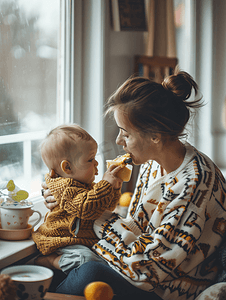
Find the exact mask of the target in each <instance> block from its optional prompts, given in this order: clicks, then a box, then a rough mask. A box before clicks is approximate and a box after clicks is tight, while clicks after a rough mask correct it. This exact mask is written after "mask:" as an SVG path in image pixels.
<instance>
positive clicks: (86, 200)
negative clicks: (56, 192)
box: [61, 180, 121, 220]
mask: <svg viewBox="0 0 226 300" xmlns="http://www.w3.org/2000/svg"><path fill="white" fill-rule="evenodd" d="M120 195H121V192H120V190H115V189H113V187H112V185H111V184H110V183H109V182H107V181H106V180H101V181H100V182H98V183H96V184H94V186H93V188H92V189H91V190H85V189H81V190H80V191H78V188H74V187H68V188H66V189H65V191H64V193H63V195H62V199H61V208H62V209H64V210H66V211H67V212H68V213H69V214H72V213H73V214H74V215H75V217H78V218H80V219H86V220H96V219H97V218H98V217H100V216H101V215H102V213H103V212H104V211H105V210H106V209H107V210H111V211H112V210H114V209H115V207H116V205H117V203H118V201H119V198H120Z"/></svg>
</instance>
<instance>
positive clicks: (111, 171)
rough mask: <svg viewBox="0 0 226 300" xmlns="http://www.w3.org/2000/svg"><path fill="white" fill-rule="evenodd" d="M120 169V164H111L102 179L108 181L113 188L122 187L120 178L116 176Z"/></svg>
mask: <svg viewBox="0 0 226 300" xmlns="http://www.w3.org/2000/svg"><path fill="white" fill-rule="evenodd" d="M120 170H121V166H115V165H111V166H110V167H109V168H108V169H107V171H106V172H105V173H104V176H103V180H106V181H108V182H109V183H110V184H111V185H112V186H113V188H114V189H120V188H121V187H122V183H123V181H122V179H121V178H119V177H117V176H116V175H117V173H118V171H120Z"/></svg>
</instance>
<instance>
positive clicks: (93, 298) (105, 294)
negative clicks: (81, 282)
mask: <svg viewBox="0 0 226 300" xmlns="http://www.w3.org/2000/svg"><path fill="white" fill-rule="evenodd" d="M84 295H85V298H86V300H112V298H113V296H114V293H113V290H112V288H111V287H110V285H109V284H107V283H105V282H102V281H94V282H91V283H89V284H88V285H87V286H86V287H85V289H84Z"/></svg>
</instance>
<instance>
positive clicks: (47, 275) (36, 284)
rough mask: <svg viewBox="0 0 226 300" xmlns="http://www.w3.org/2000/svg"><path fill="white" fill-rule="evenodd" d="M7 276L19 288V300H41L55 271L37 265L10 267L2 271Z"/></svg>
mask: <svg viewBox="0 0 226 300" xmlns="http://www.w3.org/2000/svg"><path fill="white" fill-rule="evenodd" d="M1 274H7V275H9V276H10V277H11V279H12V281H13V282H14V283H15V285H16V286H17V297H18V299H26V300H41V299H43V298H44V296H45V294H46V292H47V291H48V289H49V286H50V284H51V281H52V278H53V271H52V270H50V269H48V268H45V267H41V266H35V265H25V266H14V267H8V268H5V269H3V270H2V271H1Z"/></svg>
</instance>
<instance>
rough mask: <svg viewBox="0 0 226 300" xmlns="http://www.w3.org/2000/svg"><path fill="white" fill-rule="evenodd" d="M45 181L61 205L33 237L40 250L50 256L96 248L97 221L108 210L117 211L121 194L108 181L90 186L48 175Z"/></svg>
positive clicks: (51, 212)
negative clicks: (80, 247) (67, 249)
mask: <svg viewBox="0 0 226 300" xmlns="http://www.w3.org/2000/svg"><path fill="white" fill-rule="evenodd" d="M45 179H46V184H47V186H48V188H49V189H50V191H51V193H52V195H53V196H54V197H55V199H56V201H57V202H58V204H59V205H57V206H56V207H55V208H54V209H53V210H51V211H50V212H48V213H47V215H46V217H45V222H44V223H43V224H42V225H41V226H40V227H39V228H38V229H37V230H36V231H35V232H34V233H33V234H32V238H33V240H34V242H35V243H36V245H37V248H38V249H39V251H40V252H41V253H42V254H43V255H48V254H50V253H52V252H54V251H56V250H57V249H58V248H60V247H65V246H69V245H74V244H80V245H84V246H88V247H92V246H93V245H94V244H95V243H96V242H97V241H98V238H97V236H96V234H95V233H94V231H93V223H94V221H95V220H96V219H97V218H98V217H100V216H101V214H102V213H103V212H104V211H105V210H106V209H108V210H110V211H113V210H114V209H115V207H116V205H117V203H118V201H119V198H120V195H121V191H120V190H115V189H113V187H112V185H111V184H110V183H109V182H108V181H106V180H101V181H100V182H98V183H96V184H90V185H87V184H83V183H80V182H78V181H76V180H74V179H71V178H62V177H58V178H50V176H49V175H48V174H47V175H46V178H45ZM77 220H79V222H77ZM78 226H79V228H78Z"/></svg>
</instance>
